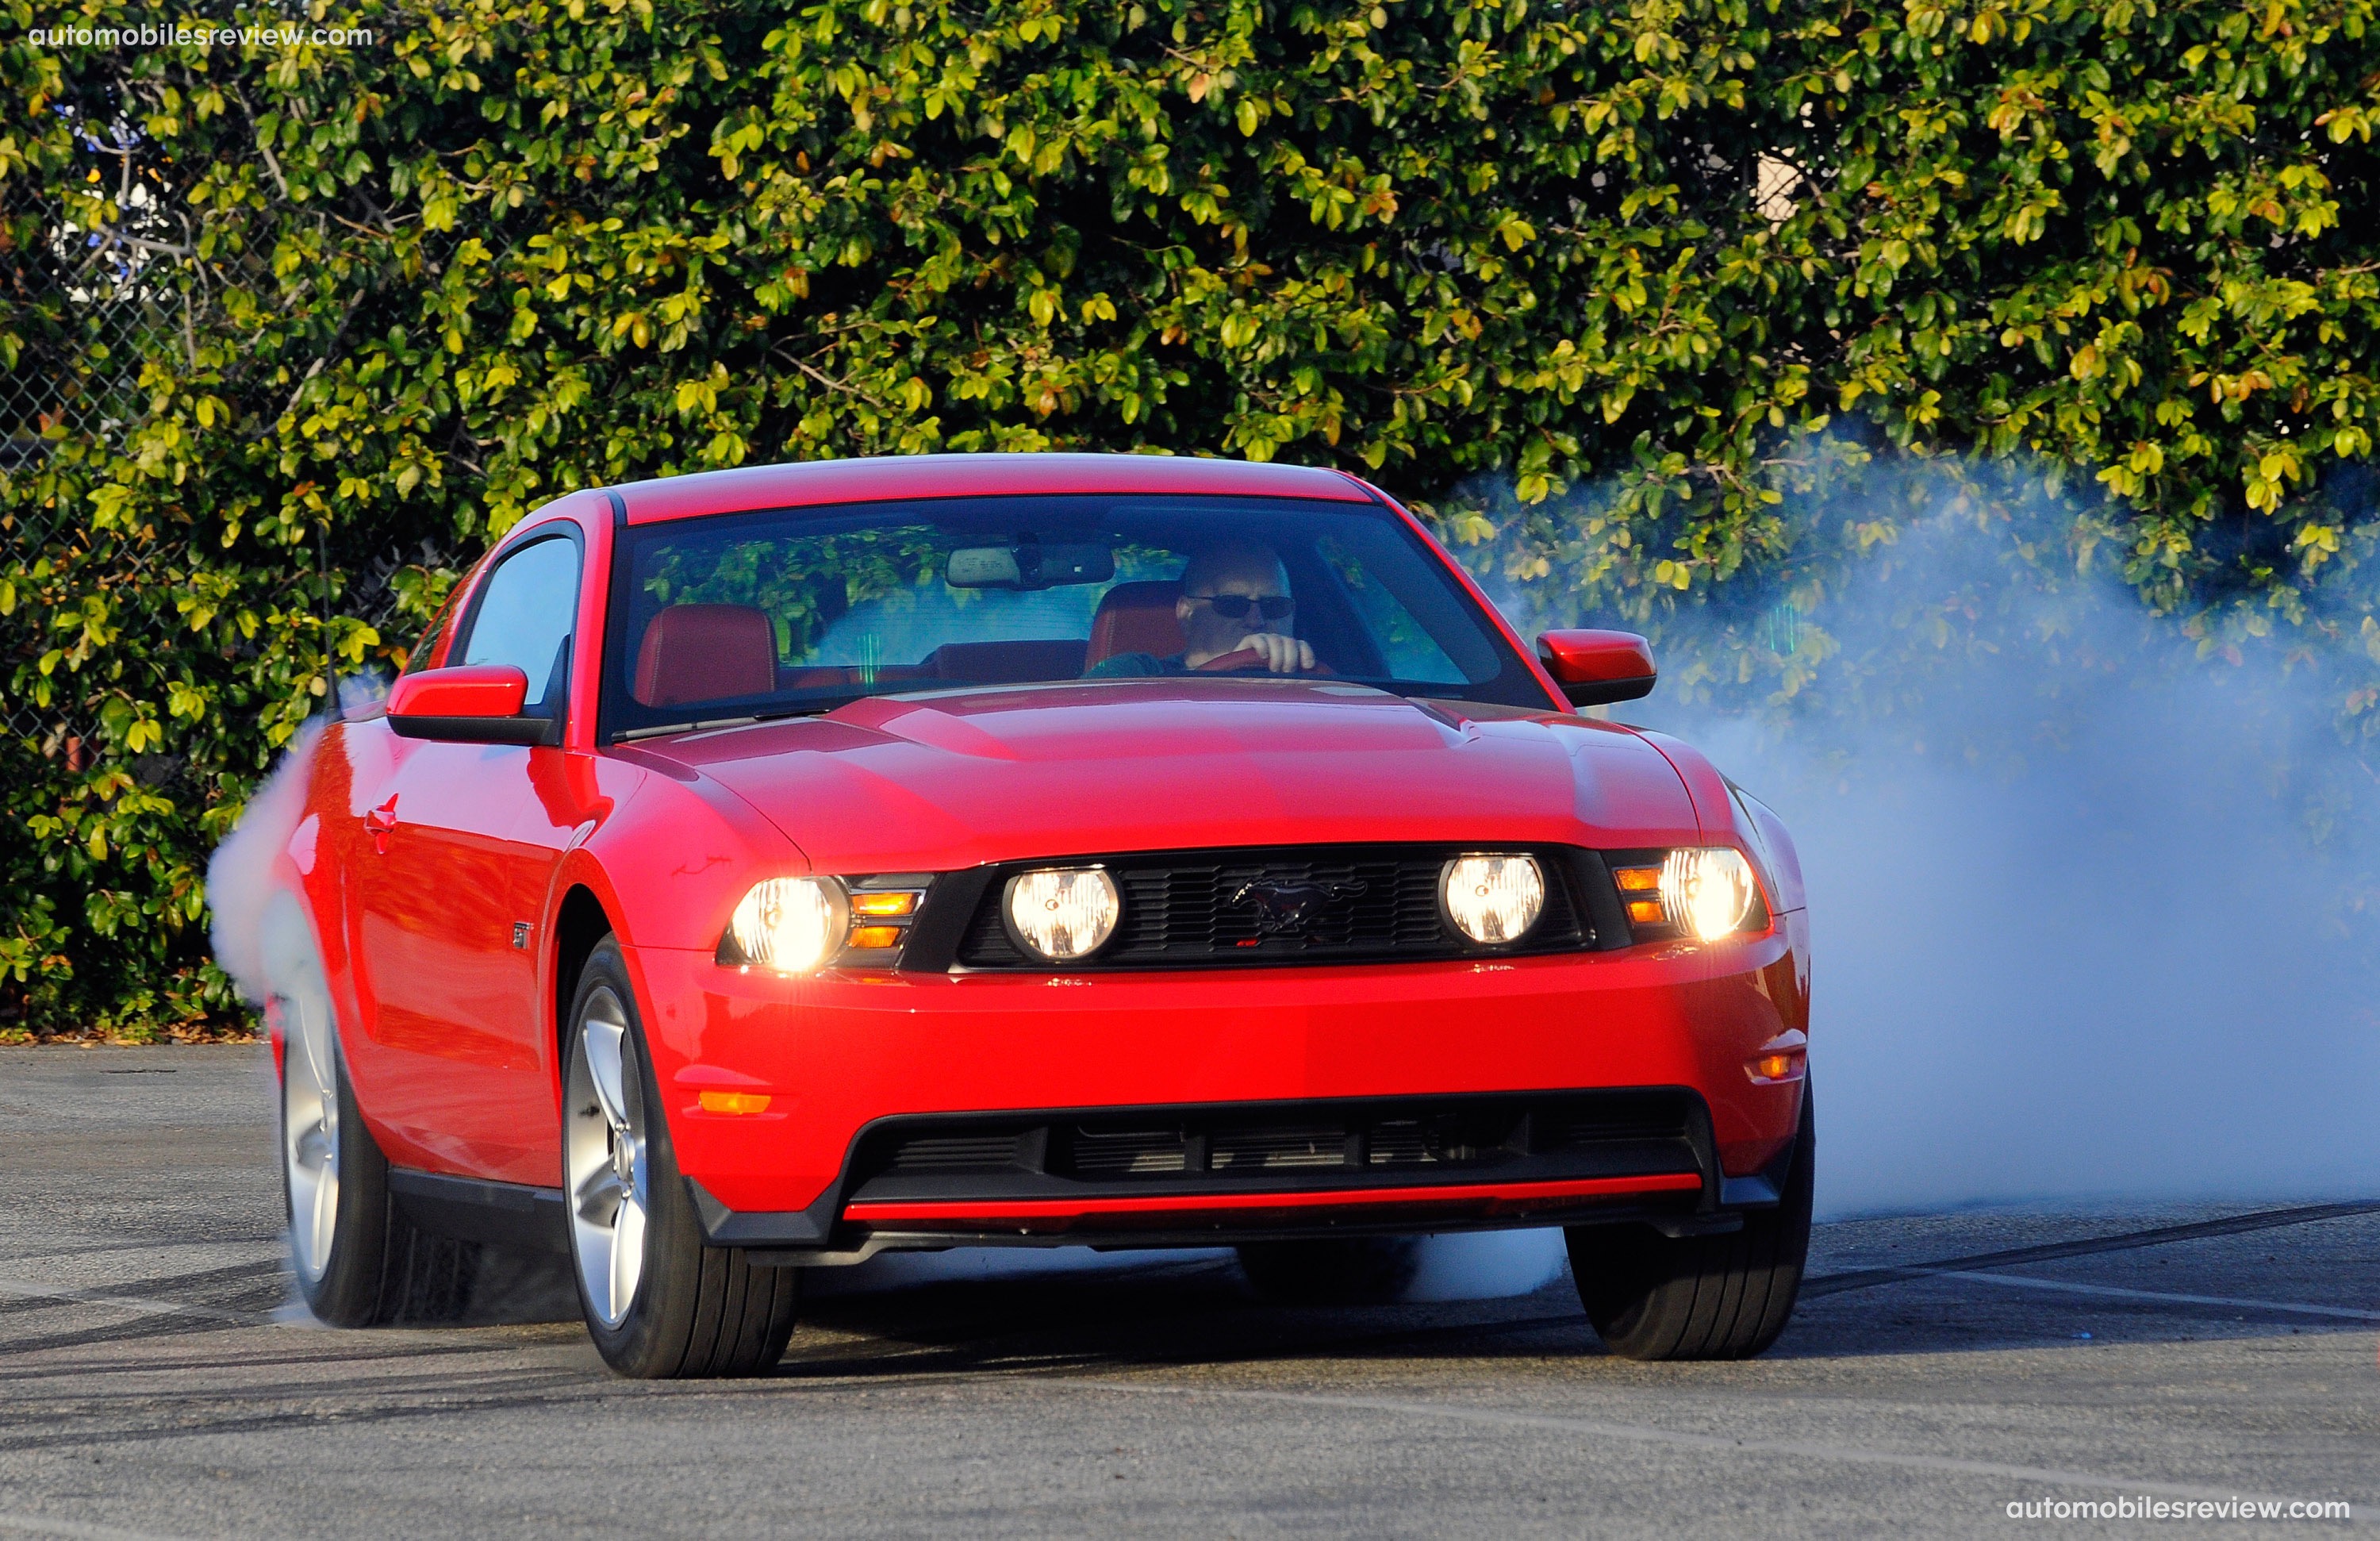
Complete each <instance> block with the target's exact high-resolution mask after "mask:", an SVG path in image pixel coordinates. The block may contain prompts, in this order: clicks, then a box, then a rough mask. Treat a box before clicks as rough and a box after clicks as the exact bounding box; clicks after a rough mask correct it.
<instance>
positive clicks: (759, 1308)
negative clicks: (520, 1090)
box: [562, 937, 800, 1379]
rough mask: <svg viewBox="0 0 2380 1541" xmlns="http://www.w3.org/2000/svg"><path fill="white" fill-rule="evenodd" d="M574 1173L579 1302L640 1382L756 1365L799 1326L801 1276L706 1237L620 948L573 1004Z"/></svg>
mask: <svg viewBox="0 0 2380 1541" xmlns="http://www.w3.org/2000/svg"><path fill="white" fill-rule="evenodd" d="M566 1051H567V1061H566V1064H565V1070H564V1080H563V1121H562V1159H563V1180H564V1182H565V1184H566V1185H567V1201H568V1204H569V1207H570V1251H571V1257H572V1260H573V1261H574V1263H575V1264H576V1265H577V1266H576V1267H575V1268H574V1269H573V1270H572V1271H573V1273H574V1275H575V1277H576V1278H577V1281H578V1300H579V1305H580V1308H581V1309H582V1311H583V1312H584V1313H585V1315H586V1317H587V1330H588V1333H589V1335H590V1336H591V1337H593V1338H594V1340H595V1347H596V1350H597V1351H598V1352H599V1353H601V1354H602V1355H603V1360H604V1363H606V1364H608V1365H611V1366H612V1368H613V1369H614V1370H616V1371H618V1372H619V1373H620V1374H622V1375H624V1376H629V1377H636V1378H637V1379H667V1378H674V1377H708V1376H743V1375H758V1374H760V1373H762V1372H763V1371H765V1370H767V1369H769V1368H770V1366H771V1365H775V1364H776V1362H777V1360H778V1359H779V1358H780V1357H781V1356H783V1353H784V1352H785V1341H786V1339H788V1338H789V1337H791V1336H792V1335H793V1330H794V1306H795V1299H796V1295H797V1292H798V1286H799V1281H800V1276H799V1275H798V1274H797V1273H796V1272H795V1270H793V1269H791V1268H760V1267H756V1266H755V1265H754V1264H752V1263H751V1262H750V1261H748V1260H747V1257H746V1256H745V1254H744V1252H743V1251H742V1249H740V1248H736V1247H715V1246H711V1245H710V1244H707V1243H706V1242H705V1241H704V1240H703V1234H702V1226H701V1222H700V1220H699V1219H698V1218H697V1217H696V1215H695V1212H694V1201H693V1198H692V1196H691V1195H689V1194H688V1193H687V1192H686V1182H685V1179H684V1178H683V1177H681V1176H680V1175H679V1172H678V1169H677V1158H676V1153H675V1151H674V1149H673V1148H672V1147H671V1144H670V1137H669V1121H668V1119H667V1118H666V1117H664V1116H663V1113H662V1098H661V1094H660V1090H659V1086H658V1084H657V1083H656V1082H655V1080H654V1078H653V1070H652V1057H651V1055H650V1053H648V1052H647V1050H646V1045H645V1035H644V1028H643V1025H642V1024H641V1022H640V1020H639V1018H638V1016H637V1006H636V993H635V991H634V990H632V989H630V988H629V985H628V971H627V965H626V964H625V961H624V960H623V958H622V957H621V954H620V948H619V944H618V943H617V942H616V941H614V940H612V939H611V938H609V937H606V938H605V939H603V940H602V941H601V942H599V943H597V944H596V947H595V950H594V951H593V952H592V953H589V955H588V959H587V965H586V968H585V970H584V971H583V972H582V973H581V974H580V975H579V977H578V989H577V995H576V997H575V999H574V1000H573V1001H572V1002H571V1008H570V1024H569V1031H568V1036H567V1038H566Z"/></svg>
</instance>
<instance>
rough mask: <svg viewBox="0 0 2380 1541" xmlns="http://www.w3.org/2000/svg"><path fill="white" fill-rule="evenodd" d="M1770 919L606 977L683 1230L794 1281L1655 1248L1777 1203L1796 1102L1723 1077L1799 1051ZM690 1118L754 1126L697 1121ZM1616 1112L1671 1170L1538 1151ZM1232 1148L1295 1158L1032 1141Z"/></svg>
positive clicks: (1792, 927)
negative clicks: (762, 1107) (711, 1103)
mask: <svg viewBox="0 0 2380 1541" xmlns="http://www.w3.org/2000/svg"><path fill="white" fill-rule="evenodd" d="M1801 921H1802V916H1800V915H1799V914H1798V913H1796V914H1791V915H1787V916H1780V917H1779V926H1778V927H1777V928H1775V929H1773V930H1771V931H1770V932H1769V933H1767V934H1766V935H1764V936H1761V937H1758V938H1755V939H1750V940H1741V941H1729V942H1724V943H1719V944H1715V945H1694V944H1668V945H1663V944H1655V945H1648V946H1644V947H1637V948H1631V949H1627V950H1624V951H1620V952H1613V953H1575V954H1562V955H1557V956H1540V957H1530V958H1505V959H1492V960H1479V961H1465V962H1450V963H1428V964H1404V965H1350V966H1333V967H1314V966H1307V967H1281V968H1267V969H1248V970H1229V971H1224V970H1211V969H1210V970H1202V971H1197V972H1178V973H1137V974H1135V973H1111V974H1092V973H1085V974H1081V975H1015V974H991V973H980V974H967V973H953V974H932V975H925V974H896V973H887V974H863V973H856V972H847V971H829V972H828V973H825V974H821V975H818V976H814V977H807V978H799V979H785V978H781V977H776V976H773V975H770V974H766V973H764V972H759V971H742V970H736V969H733V968H722V967H721V966H720V965H718V964H717V963H716V962H715V961H714V960H713V959H712V958H711V957H710V955H709V954H708V953H692V952H685V951H678V950H674V949H658V948H642V949H634V950H631V952H630V953H629V966H630V968H631V971H632V972H633V973H634V974H635V975H636V976H637V979H636V983H637V991H638V995H639V998H640V999H641V1001H644V1002H645V1003H646V1004H645V1013H644V1015H645V1027H646V1037H647V1040H648V1042H649V1043H650V1046H651V1049H652V1053H653V1057H654V1071H655V1079H656V1082H657V1084H658V1086H660V1088H661V1091H662V1100H663V1102H664V1104H665V1105H666V1107H665V1112H666V1115H667V1117H668V1121H669V1126H670V1133H671V1137H672V1141H673V1144H674V1148H675V1151H676V1156H677V1160H678V1164H679V1167H680V1169H681V1170H682V1171H684V1172H685V1174H686V1177H687V1178H688V1179H689V1180H690V1181H691V1183H692V1184H693V1187H694V1192H695V1195H696V1199H697V1202H698V1207H699V1208H700V1210H701V1212H702V1215H703V1218H704V1221H705V1224H706V1228H707V1229H708V1230H709V1231H710V1234H711V1238H712V1240H713V1241H714V1242H717V1243H721V1244H736V1245H742V1246H748V1247H756V1248H761V1249H766V1250H771V1251H778V1250H783V1251H785V1252H787V1253H788V1254H789V1256H787V1257H786V1259H785V1260H787V1261H792V1260H796V1256H790V1255H800V1254H804V1253H807V1254H811V1255H822V1254H825V1253H843V1254H845V1255H848V1254H850V1253H851V1252H853V1251H854V1250H855V1249H864V1250H872V1249H873V1248H874V1247H876V1246H880V1245H884V1244H895V1245H950V1244H959V1243H963V1242H964V1243H981V1242H993V1241H1004V1242H1009V1243H1012V1244H1014V1243H1022V1244H1080V1243H1089V1244H1136V1245H1173V1244H1185V1243H1204V1244H1215V1243H1216V1242H1218V1241H1230V1240H1236V1239H1241V1238H1244V1237H1246V1236H1250V1235H1282V1234H1311V1233H1318V1232H1322V1233H1329V1232H1344V1231H1350V1230H1384V1231H1393V1230H1407V1231H1411V1230H1450V1229H1460V1228H1465V1227H1477V1226H1497V1225H1502V1226H1512V1225H1528V1224H1537V1225H1544V1224H1555V1223H1560V1222H1562V1221H1563V1220H1566V1219H1580V1218H1584V1217H1585V1216H1586V1215H1588V1214H1590V1213H1591V1214H1593V1215H1594V1216H1597V1217H1600V1218H1609V1219H1618V1218H1622V1217H1623V1216H1642V1217H1645V1218H1650V1219H1656V1220H1657V1221H1658V1222H1660V1223H1664V1224H1666V1225H1669V1226H1670V1227H1671V1228H1673V1229H1675V1228H1693V1227H1695V1226H1704V1227H1708V1226H1712V1225H1723V1224H1725V1223H1728V1222H1729V1221H1728V1216H1729V1214H1730V1211H1732V1210H1735V1209H1739V1208H1741V1207H1747V1206H1750V1205H1756V1204H1759V1203H1762V1202H1773V1199H1774V1189H1773V1187H1772V1186H1771V1184H1770V1183H1769V1182H1768V1181H1767V1178H1766V1177H1765V1176H1764V1173H1766V1172H1767V1171H1769V1169H1770V1168H1771V1167H1772V1165H1773V1163H1774V1162H1775V1161H1776V1160H1777V1159H1779V1156H1780V1153H1781V1152H1783V1151H1784V1150H1785V1149H1786V1147H1787V1145H1788V1143H1789V1142H1790V1141H1791V1138H1792V1135H1793V1134H1794V1131H1795V1128H1796V1125H1797V1121H1798V1118H1799V1113H1800V1107H1801V1095H1802V1088H1801V1086H1800V1085H1799V1083H1798V1080H1797V1081H1791V1082H1782V1083H1768V1084H1762V1083H1759V1082H1756V1081H1755V1079H1754V1078H1753V1077H1752V1076H1751V1075H1750V1074H1747V1071H1746V1068H1745V1065H1746V1062H1747V1061H1749V1060H1750V1059H1752V1058H1754V1057H1755V1055H1756V1054H1757V1053H1758V1052H1759V1051H1760V1050H1762V1049H1763V1047H1764V1046H1766V1045H1767V1044H1769V1043H1771V1042H1773V1041H1774V1040H1776V1039H1777V1038H1778V1037H1779V1036H1780V1035H1781V1034H1783V1033H1786V1032H1788V1031H1789V1030H1795V1029H1801V1028H1803V1027H1804V1026H1805V1025H1806V1021H1805V1004H1804V1003H1805V1001H1806V994H1805V993H1804V991H1805V988H1806V986H1805V981H1806V977H1807V975H1806V970H1805V969H1803V968H1802V967H1801V966H1800V965H1799V962H1798V957H1797V954H1798V955H1799V957H1806V952H1805V951H1804V950H1803V949H1802V948H1801V947H1800V946H1799V945H1798V943H1799V940H1800V937H1801V932H1800V929H1799V928H1800V925H1801ZM706 1090H733V1091H741V1092H759V1093H765V1094H767V1095H768V1097H769V1098H770V1103H769V1107H768V1110H766V1111H765V1112H760V1113H742V1114H719V1113H710V1112H706V1111H704V1110H702V1109H701V1107H700V1105H699V1102H698V1098H699V1095H700V1093H701V1092H703V1091H706ZM1611 1092H1626V1093H1628V1094H1629V1095H1632V1096H1635V1097H1638V1098H1640V1099H1641V1098H1644V1097H1648V1096H1650V1097H1659V1098H1670V1099H1671V1101H1672V1102H1673V1103H1674V1105H1675V1108H1676V1109H1677V1110H1678V1114H1677V1117H1678V1121H1679V1127H1678V1128H1677V1129H1676V1130H1675V1131H1673V1132H1672V1133H1670V1134H1669V1135H1662V1136H1660V1140H1664V1141H1666V1142H1667V1144H1666V1146H1664V1147H1662V1148H1660V1149H1658V1150H1657V1149H1654V1148H1652V1147H1642V1148H1636V1149H1634V1150H1633V1153H1632V1154H1628V1155H1627V1156H1626V1158H1625V1159H1621V1158H1619V1157H1615V1156H1614V1154H1613V1149H1612V1147H1609V1145H1608V1144H1607V1145H1606V1146H1603V1147H1597V1149H1596V1150H1592V1151H1590V1150H1588V1149H1586V1148H1585V1147H1579V1148H1575V1149H1570V1148H1558V1147H1556V1146H1554V1145H1548V1141H1547V1138H1546V1137H1545V1136H1543V1135H1542V1133H1541V1131H1542V1129H1544V1128H1546V1127H1550V1125H1548V1123H1547V1122H1546V1121H1547V1119H1548V1117H1551V1116H1553V1115H1554V1114H1555V1113H1558V1112H1560V1109H1561V1108H1563V1107H1568V1106H1571V1103H1567V1102H1564V1101H1563V1100H1562V1099H1564V1098H1570V1099H1573V1101H1575V1099H1577V1098H1594V1097H1597V1096H1600V1095H1603V1094H1606V1093H1611ZM1548 1099H1551V1100H1548ZM1482 1109H1487V1110H1491V1111H1495V1110H1500V1115H1499V1116H1501V1115H1503V1114H1509V1115H1512V1118H1513V1119H1515V1120H1517V1121H1518V1122H1511V1123H1509V1124H1507V1125H1500V1126H1499V1127H1500V1129H1501V1130H1502V1133H1501V1134H1500V1135H1496V1137H1495V1138H1494V1139H1489V1140H1488V1142H1487V1143H1488V1144H1489V1145H1493V1146H1495V1147H1496V1149H1495V1151H1494V1152H1493V1155H1494V1159H1484V1160H1470V1161H1447V1160H1442V1159H1441V1160H1435V1161H1433V1160H1427V1159H1421V1160H1415V1161H1403V1160H1390V1159H1382V1160H1375V1159H1373V1152H1372V1149H1371V1147H1370V1144H1369V1142H1370V1141H1372V1140H1373V1139H1374V1138H1375V1137H1376V1135H1375V1134H1374V1131H1375V1130H1376V1129H1377V1128H1379V1127H1383V1126H1388V1125H1393V1126H1395V1128H1396V1129H1397V1130H1399V1131H1403V1130H1405V1129H1406V1128H1407V1127H1408V1126H1413V1125H1416V1124H1426V1123H1427V1122H1428V1121H1429V1120H1430V1119H1433V1118H1434V1119H1437V1120H1438V1121H1439V1123H1438V1125H1437V1127H1438V1128H1439V1130H1440V1134H1439V1135H1437V1136H1435V1137H1437V1138H1439V1140H1440V1143H1441V1144H1443V1143H1444V1140H1445V1139H1446V1138H1447V1136H1446V1135H1445V1134H1444V1131H1445V1130H1446V1129H1449V1128H1452V1127H1454V1126H1453V1125H1451V1124H1448V1123H1447V1122H1446V1120H1447V1119H1450V1118H1452V1119H1457V1120H1458V1121H1459V1120H1460V1119H1461V1118H1463V1117H1474V1116H1476V1115H1477V1114H1478V1112H1479V1110H1482ZM1202 1121H1203V1122H1202ZM1334 1121H1335V1122H1334ZM1226 1125H1229V1126H1231V1127H1232V1128H1239V1129H1243V1130H1248V1129H1253V1130H1257V1131H1259V1132H1261V1131H1267V1130H1269V1131H1271V1132H1272V1135H1281V1132H1283V1131H1290V1132H1297V1131H1303V1132H1305V1135H1308V1136H1309V1140H1308V1144H1309V1146H1310V1147H1312V1148H1310V1149H1308V1150H1307V1151H1306V1153H1305V1154H1304V1155H1302V1156H1300V1155H1298V1154H1297V1153H1295V1152H1289V1153H1287V1154H1286V1155H1285V1156H1284V1155H1281V1153H1279V1152H1276V1154H1275V1156H1273V1157H1267V1158H1264V1159H1260V1160H1258V1161H1257V1164H1256V1165H1255V1166H1253V1167H1247V1166H1244V1167H1243V1168H1242V1170H1240V1171H1228V1170H1226V1168H1228V1166H1229V1164H1230V1163H1229V1162H1228V1161H1226V1162H1224V1163H1222V1164H1221V1165H1218V1164H1217V1163H1216V1161H1215V1159H1214V1158H1213V1157H1212V1156H1211V1155H1209V1154H1208V1146H1198V1147H1194V1148H1193V1158H1192V1159H1189V1160H1179V1159H1176V1158H1174V1157H1172V1156H1168V1157H1166V1158H1164V1159H1163V1160H1162V1161H1160V1164H1158V1165H1157V1166H1155V1167H1145V1168H1144V1170H1140V1171H1122V1170H1110V1169H1108V1168H1097V1167H1093V1168H1091V1169H1086V1168H1085V1166H1084V1163H1082V1162H1081V1161H1080V1160H1077V1159H1072V1158H1069V1157H1068V1156H1066V1155H1065V1154H1064V1153H1063V1150H1062V1149H1061V1150H1060V1151H1059V1152H1058V1153H1057V1154H1056V1155H1055V1157H1054V1159H1053V1156H1052V1146H1051V1144H1050V1142H1051V1141H1052V1140H1055V1141H1057V1142H1058V1145H1059V1146H1060V1147H1063V1146H1065V1144H1066V1142H1068V1141H1071V1140H1075V1139H1077V1138H1079V1137H1083V1136H1085V1135H1088V1134H1097V1133H1099V1132H1102V1131H1104V1132H1107V1133H1111V1134H1125V1133H1132V1132H1135V1131H1137V1132H1139V1133H1141V1134H1148V1133H1151V1132H1160V1131H1163V1130H1166V1129H1172V1130H1173V1131H1174V1132H1175V1135H1176V1136H1177V1142H1187V1141H1189V1140H1191V1139H1192V1138H1194V1137H1196V1136H1197V1134H1198V1129H1199V1128H1201V1127H1205V1128H1208V1130H1209V1132H1210V1133H1220V1134H1226V1135H1227V1134H1228V1133H1229V1130H1228V1129H1227V1128H1226V1127H1225V1126H1226ZM1464 1127H1470V1126H1468V1125H1466V1126H1464ZM1037 1131H1038V1134H1037V1133H1036V1132H1037ZM1334 1131H1335V1133H1334ZM1533 1131H1537V1132H1533ZM904 1132H906V1133H904ZM1489 1133H1490V1134H1491V1135H1494V1134H1495V1131H1490V1132H1489ZM911 1137H915V1138H921V1139H927V1140H929V1141H930V1140H933V1139H943V1140H958V1141H961V1142H964V1141H965V1140H966V1139H968V1138H974V1139H977V1140H978V1141H980V1140H983V1139H991V1140H994V1141H997V1140H1000V1139H1008V1140H1011V1141H1013V1142H1016V1143H1014V1145H1013V1146H1012V1147H1011V1148H1012V1150H1013V1151H1014V1155H1013V1156H1012V1157H1011V1158H1010V1159H1006V1160H1005V1161H999V1160H994V1161H989V1162H987V1161H986V1160H984V1159H975V1160H974V1162H973V1164H972V1165H971V1166H969V1165H965V1164H964V1163H962V1165H961V1166H960V1167H953V1166H950V1165H948V1164H945V1165H944V1166H942V1167H941V1168H940V1169H939V1170H938V1169H936V1168H934V1167H933V1165H932V1163H931V1161H930V1160H929V1161H928V1162H927V1163H926V1164H925V1165H923V1166H919V1165H917V1164H916V1163H911V1164H909V1165H907V1166H905V1167H899V1170H895V1168H894V1166H888V1165H887V1158H886V1156H885V1154H884V1153H885V1151H886V1150H888V1149H890V1148H891V1146H889V1145H888V1144H887V1142H888V1141H891V1142H894V1143H896V1144H897V1143H898V1142H899V1141H900V1140H903V1139H906V1138H911ZM1267 1137H1270V1136H1267ZM1395 1137H1396V1138H1400V1139H1402V1138H1404V1137H1405V1135H1403V1133H1399V1134H1398V1135H1396V1136H1395ZM1465 1137H1468V1136H1465ZM1333 1138H1336V1139H1338V1140H1339V1141H1341V1142H1342V1143H1341V1144H1340V1145H1338V1146H1331V1145H1330V1140H1332V1139H1333ZM1037 1139H1038V1141H1039V1142H1040V1143H1039V1144H1038V1146H1037V1145H1036V1144H1035V1141H1036V1140H1037ZM1317 1142H1318V1143H1317ZM1499 1142H1500V1143H1499ZM1474 1143H1478V1142H1477V1141H1475V1142H1474ZM1623 1143H1624V1142H1623ZM1641 1143H1642V1142H1639V1144H1640V1145H1641ZM1657 1143H1658V1142H1657ZM1334 1154H1335V1156H1336V1159H1335V1160H1334V1159H1332V1158H1333V1156H1334ZM976 1155H977V1158H980V1157H981V1156H982V1151H981V1150H980V1149H978V1150H977V1152H976ZM895 1165H896V1166H897V1163H896V1164H895Z"/></svg>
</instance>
